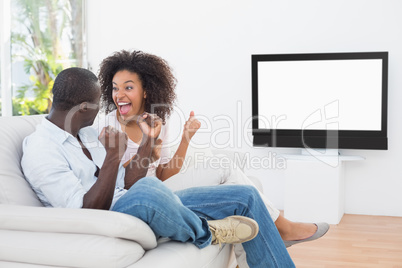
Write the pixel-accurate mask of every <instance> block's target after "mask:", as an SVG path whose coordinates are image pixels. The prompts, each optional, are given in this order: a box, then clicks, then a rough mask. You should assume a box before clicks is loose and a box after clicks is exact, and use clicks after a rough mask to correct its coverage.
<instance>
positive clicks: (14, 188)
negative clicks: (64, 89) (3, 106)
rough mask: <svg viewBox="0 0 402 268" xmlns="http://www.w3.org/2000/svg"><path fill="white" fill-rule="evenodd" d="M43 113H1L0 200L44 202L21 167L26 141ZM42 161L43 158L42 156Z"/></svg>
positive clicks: (27, 203) (23, 203)
mask: <svg viewBox="0 0 402 268" xmlns="http://www.w3.org/2000/svg"><path fill="white" fill-rule="evenodd" d="M43 117H44V116H43V115H38V116H14V117H0V125H1V126H2V127H1V128H0V152H1V153H0V163H1V168H0V203H1V204H17V205H28V206H42V203H41V202H40V201H39V199H38V197H37V196H36V194H35V193H34V191H33V190H32V189H31V187H30V186H29V184H28V183H27V181H26V180H25V178H24V175H23V174H22V171H21V157H22V141H23V140H24V138H25V137H26V136H27V135H29V134H31V133H32V132H33V131H34V130H35V126H36V125H37V124H38V123H40V122H41V121H42V118H43ZM38 161H40V159H38Z"/></svg>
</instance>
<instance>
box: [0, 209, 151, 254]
mask: <svg viewBox="0 0 402 268" xmlns="http://www.w3.org/2000/svg"><path fill="white" fill-rule="evenodd" d="M0 229H2V230H14V231H26V232H46V233H69V234H87V235H100V236H107V237H112V238H123V239H127V240H131V241H135V242H137V243H138V244H140V245H141V246H142V247H143V248H144V249H145V250H148V249H152V248H155V247H156V245H157V242H156V237H155V234H154V233H153V231H152V230H151V228H150V227H149V226H148V225H147V224H146V223H144V222H143V221H141V220H140V219H138V218H136V217H133V216H130V215H126V214H123V213H119V212H114V211H105V210H95V209H67V208H45V207H28V206H16V205H1V204H0Z"/></svg>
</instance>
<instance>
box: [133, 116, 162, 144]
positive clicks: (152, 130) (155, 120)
mask: <svg viewBox="0 0 402 268" xmlns="http://www.w3.org/2000/svg"><path fill="white" fill-rule="evenodd" d="M137 124H138V125H139V126H140V129H141V131H142V133H143V135H145V136H146V137H147V138H151V139H157V138H158V136H159V134H160V133H161V129H162V119H161V118H160V117H159V116H157V115H156V114H150V113H146V112H145V113H143V114H142V115H140V116H139V117H138V119H137Z"/></svg>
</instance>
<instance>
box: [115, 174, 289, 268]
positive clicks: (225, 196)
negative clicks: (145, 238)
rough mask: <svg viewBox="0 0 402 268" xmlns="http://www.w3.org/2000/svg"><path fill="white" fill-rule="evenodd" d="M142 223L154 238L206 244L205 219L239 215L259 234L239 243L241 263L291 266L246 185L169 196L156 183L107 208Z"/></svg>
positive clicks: (147, 181) (148, 181)
mask: <svg viewBox="0 0 402 268" xmlns="http://www.w3.org/2000/svg"><path fill="white" fill-rule="evenodd" d="M112 210H113V211H117V212H122V213H126V214H129V215H132V216H135V217H137V218H139V219H141V220H143V221H144V222H146V223H147V224H148V225H149V226H150V227H151V229H152V230H153V231H154V233H155V235H156V236H157V237H169V238H171V239H172V240H177V241H181V242H190V243H193V244H195V245H196V246H197V247H199V248H204V247H206V246H208V245H210V244H211V238H212V237H211V232H210V230H209V226H208V223H207V220H211V219H223V218H225V217H228V216H231V215H242V216H246V217H250V218H252V219H254V220H256V221H257V222H258V224H259V227H260V231H259V233H258V235H257V237H256V238H254V239H253V240H251V241H248V242H246V243H243V248H244V250H245V252H246V256H247V263H248V265H249V266H250V267H251V268H254V267H261V268H267V267H280V268H282V267H295V266H294V264H293V261H292V259H291V258H290V256H289V254H288V251H287V250H286V248H285V245H284V243H283V241H282V239H281V237H280V235H279V233H278V230H277V229H276V226H275V224H274V222H273V221H272V219H271V217H270V215H269V213H268V210H267V208H266V207H265V205H264V203H263V201H262V200H261V197H260V195H259V193H258V191H257V190H256V189H255V188H254V187H252V186H246V185H221V186H206V187H195V188H189V189H185V190H181V191H177V192H175V193H173V192H172V191H171V190H170V189H168V188H167V187H166V186H165V185H164V184H163V183H162V182H161V181H160V180H158V179H157V178H143V179H141V180H140V181H138V182H137V183H136V184H134V185H133V186H132V187H131V188H130V189H129V190H128V191H127V193H126V194H124V195H123V196H122V197H121V198H120V199H119V200H118V201H117V202H116V204H115V205H114V207H113V208H112Z"/></svg>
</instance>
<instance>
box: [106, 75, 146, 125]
mask: <svg viewBox="0 0 402 268" xmlns="http://www.w3.org/2000/svg"><path fill="white" fill-rule="evenodd" d="M112 84H113V94H112V97H113V101H114V103H115V104H116V107H117V109H118V112H119V113H120V116H121V117H122V119H123V120H127V119H129V118H130V117H133V116H135V115H140V114H142V113H143V112H144V110H145V98H146V92H145V91H144V89H143V88H142V83H141V80H140V79H139V77H138V75H137V74H136V73H132V72H129V71H127V70H123V71H119V72H117V73H116V74H115V75H114V76H113V81H112Z"/></svg>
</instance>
